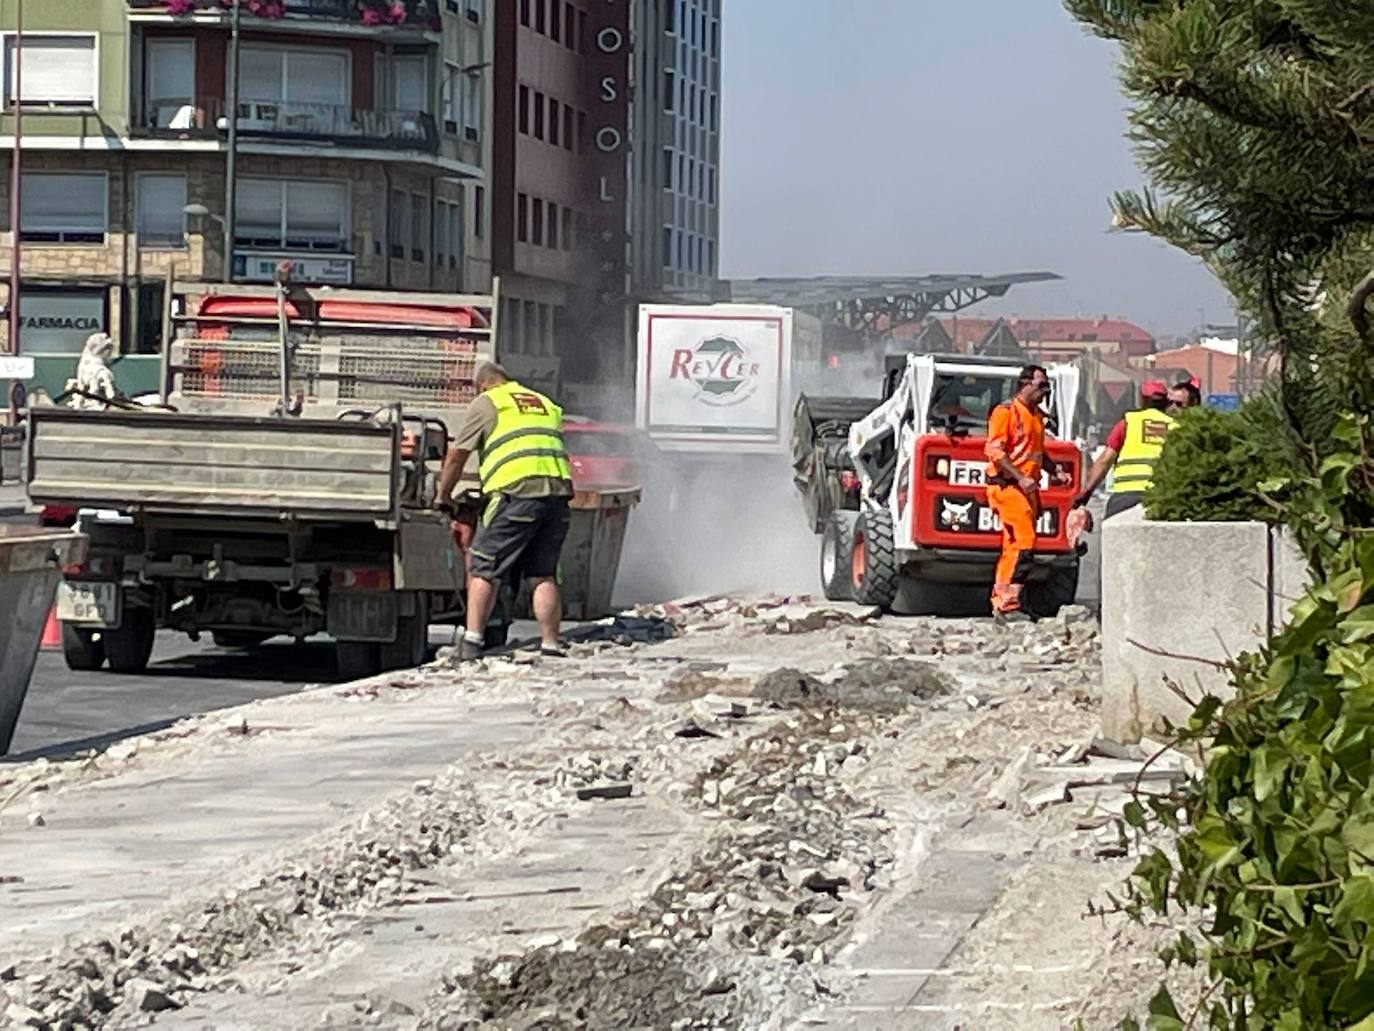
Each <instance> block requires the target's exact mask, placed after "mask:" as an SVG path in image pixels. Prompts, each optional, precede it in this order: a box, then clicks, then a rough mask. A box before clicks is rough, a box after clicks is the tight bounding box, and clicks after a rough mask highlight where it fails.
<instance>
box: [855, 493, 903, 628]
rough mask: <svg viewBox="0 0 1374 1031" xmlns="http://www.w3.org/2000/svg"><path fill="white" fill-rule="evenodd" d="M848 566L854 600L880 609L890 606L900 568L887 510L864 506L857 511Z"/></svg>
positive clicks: (899, 578) (900, 577) (900, 576)
mask: <svg viewBox="0 0 1374 1031" xmlns="http://www.w3.org/2000/svg"><path fill="white" fill-rule="evenodd" d="M849 569H850V583H851V584H852V585H853V587H854V600H855V601H857V602H858V603H859V604H860V605H877V606H878V607H879V608H882V609H888V608H891V607H892V603H893V601H894V600H896V598H897V589H898V587H900V586H901V580H902V571H901V568H900V567H899V566H898V565H897V545H896V536H895V534H894V533H893V530H892V515H891V514H890V513H888V512H886V511H881V512H875V511H873V510H872V509H868V510H865V511H864V512H861V513H860V514H859V518H858V521H857V522H856V523H855V524H854V546H853V550H852V552H851V553H850V561H849Z"/></svg>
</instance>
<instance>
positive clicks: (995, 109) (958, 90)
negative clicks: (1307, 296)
mask: <svg viewBox="0 0 1374 1031" xmlns="http://www.w3.org/2000/svg"><path fill="white" fill-rule="evenodd" d="M722 6H723V19H724V24H723V26H722V36H723V38H722V41H721V46H722V51H723V53H722V87H721V90H722V109H723V110H722V113H723V126H722V133H723V135H722V155H721V166H722V168H721V176H722V180H721V275H722V276H723V277H726V278H735V277H750V276H760V275H779V276H794V275H795V276H803V275H822V274H847V275H865V274H874V275H878V274H888V275H891V274H912V275H919V274H927V273H939V272H961V273H965V272H966V273H981V274H993V273H1002V272H1018V271H1032V270H1036V271H1038V270H1047V271H1052V272H1058V273H1059V274H1060V275H1062V276H1064V277H1065V281H1064V282H1062V283H1052V284H1048V285H1045V286H1027V287H1019V288H1013V289H1012V291H1011V292H1010V293H1009V294H1008V295H1007V297H1006V298H1005V299H1004V300H1002V301H1000V302H989V303H987V304H984V305H979V306H977V307H975V308H973V309H972V310H971V312H970V314H975V313H980V314H981V313H999V314H1008V313H1019V314H1024V315H1036V314H1038V315H1078V314H1082V315H1119V316H1124V317H1127V318H1130V319H1132V320H1134V321H1137V322H1139V323H1140V324H1142V325H1144V326H1145V327H1146V328H1148V329H1150V330H1152V331H1153V332H1155V333H1156V334H1158V335H1165V334H1175V333H1187V332H1189V331H1190V330H1192V329H1193V328H1195V327H1196V326H1197V325H1198V324H1199V322H1200V320H1201V316H1200V314H1199V309H1203V310H1205V313H1206V318H1207V320H1208V321H1211V322H1224V321H1229V320H1230V319H1231V309H1230V303H1229V300H1228V298H1227V295H1226V293H1225V292H1224V291H1223V290H1222V289H1221V288H1220V286H1219V285H1218V284H1217V283H1216V281H1215V280H1214V279H1213V278H1212V276H1211V275H1210V273H1208V272H1207V270H1206V269H1204V268H1203V267H1202V266H1201V265H1199V264H1198V263H1196V262H1194V261H1193V260H1192V259H1190V258H1188V257H1186V256H1185V255H1182V254H1180V253H1179V252H1176V251H1174V250H1172V249H1170V248H1168V247H1166V246H1165V245H1163V244H1160V243H1157V242H1155V241H1153V240H1151V239H1149V238H1147V237H1143V236H1138V235H1125V234H1120V233H1110V232H1108V225H1109V223H1110V220H1111V212H1110V210H1109V208H1108V204H1107V201H1108V198H1109V197H1110V196H1111V193H1112V191H1113V190H1116V189H1122V188H1131V187H1136V186H1139V185H1140V184H1141V183H1142V181H1143V180H1142V176H1141V174H1140V172H1139V170H1138V169H1137V168H1136V166H1135V163H1134V160H1133V158H1132V155H1131V150H1130V146H1129V144H1128V142H1127V141H1126V140H1125V138H1124V132H1125V129H1126V121H1125V102H1124V101H1123V99H1122V98H1121V96H1120V93H1119V91H1118V88H1117V80H1116V75H1115V69H1114V62H1115V60H1116V57H1117V54H1116V51H1115V48H1114V47H1113V46H1112V45H1111V44H1109V43H1107V42H1105V41H1103V40H1099V39H1095V38H1092V37H1088V36H1086V35H1084V34H1083V33H1082V32H1081V31H1080V29H1079V27H1078V25H1077V23H1075V22H1074V21H1073V20H1072V19H1071V18H1070V17H1069V16H1068V14H1066V13H1065V12H1064V10H1063V8H1062V7H1061V6H1060V4H1059V2H1058V0H722Z"/></svg>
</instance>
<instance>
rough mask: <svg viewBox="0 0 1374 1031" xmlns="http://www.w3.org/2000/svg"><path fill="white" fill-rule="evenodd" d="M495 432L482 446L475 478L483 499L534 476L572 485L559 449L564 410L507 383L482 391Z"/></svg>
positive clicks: (568, 467)
mask: <svg viewBox="0 0 1374 1031" xmlns="http://www.w3.org/2000/svg"><path fill="white" fill-rule="evenodd" d="M486 396H487V397H488V398H489V399H490V400H491V403H492V404H494V405H495V406H496V427H495V429H493V430H492V431H491V433H490V434H488V437H487V440H486V441H485V442H484V443H483V444H482V450H481V456H480V460H479V464H478V467H477V474H478V476H480V477H481V480H482V493H483V494H496V493H498V492H500V491H503V490H507V489H508V488H510V487H512V486H513V485H515V484H517V483H519V482H520V481H521V480H528V479H529V478H530V477H532V476H548V477H550V478H552V479H556V480H571V479H572V465H571V464H570V463H569V462H568V452H567V450H566V448H564V446H563V409H561V408H559V407H558V405H556V404H554V403H553V402H552V401H550V400H549V399H548V398H547V397H545V396H544V395H543V394H541V393H539V392H538V391H536V390H530V389H529V388H528V387H522V386H521V385H520V384H519V383H515V382H513V381H508V382H506V383H502V384H501V385H500V386H499V387H492V388H491V389H490V390H488V391H487V392H486Z"/></svg>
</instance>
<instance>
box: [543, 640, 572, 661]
mask: <svg viewBox="0 0 1374 1031" xmlns="http://www.w3.org/2000/svg"><path fill="white" fill-rule="evenodd" d="M539 654H540V655H542V656H543V657H544V658H546V659H566V658H567V657H568V649H567V646H565V645H564V644H563V642H562V641H559V642H558V643H557V644H541V645H540V646H539Z"/></svg>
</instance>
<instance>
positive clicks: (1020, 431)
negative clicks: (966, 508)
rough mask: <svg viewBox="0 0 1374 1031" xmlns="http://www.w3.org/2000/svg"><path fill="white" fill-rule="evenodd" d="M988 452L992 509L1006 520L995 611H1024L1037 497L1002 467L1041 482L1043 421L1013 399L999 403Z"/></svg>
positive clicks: (995, 583) (995, 582)
mask: <svg viewBox="0 0 1374 1031" xmlns="http://www.w3.org/2000/svg"><path fill="white" fill-rule="evenodd" d="M986 453H987V456H988V459H989V460H990V461H991V463H992V464H991V465H989V466H988V469H987V483H988V504H989V505H991V506H992V510H993V511H994V512H996V513H997V516H998V518H999V519H1001V520H1002V554H1001V556H1000V557H999V558H998V559H997V574H996V576H995V578H994V580H993V584H992V610H993V611H994V612H1015V611H1016V610H1017V609H1019V608H1020V607H1021V586H1022V585H1021V583H1020V581H1021V580H1023V579H1024V578H1025V572H1024V569H1023V568H1022V556H1023V555H1024V556H1026V558H1027V560H1029V555H1030V552H1031V550H1032V549H1033V548H1034V547H1035V521H1036V519H1037V518H1038V517H1039V515H1040V508H1039V498H1038V497H1036V498H1035V499H1032V498H1029V497H1027V496H1026V495H1025V493H1023V492H1022V490H1021V488H1020V487H1018V486H1017V485H1016V484H1015V483H1008V482H1007V476H1006V474H1005V473H1004V472H1002V470H1001V468H999V467H998V464H997V463H998V462H1000V461H1001V460H1002V459H1004V458H1005V459H1007V460H1008V461H1009V462H1010V463H1011V465H1012V466H1013V467H1015V469H1016V470H1017V472H1019V473H1021V474H1022V475H1024V476H1029V477H1030V478H1031V479H1032V480H1034V481H1035V482H1036V483H1037V484H1039V483H1040V470H1041V469H1042V467H1043V466H1044V461H1045V416H1044V415H1043V414H1042V413H1041V412H1040V411H1039V410H1036V409H1031V408H1028V407H1026V405H1024V404H1023V403H1022V402H1021V401H1019V400H1017V399H1013V400H1011V401H1008V402H1007V403H1005V404H1000V405H998V406H997V407H996V408H994V409H993V410H992V414H991V415H990V416H989V417H988V442H987V448H986Z"/></svg>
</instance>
